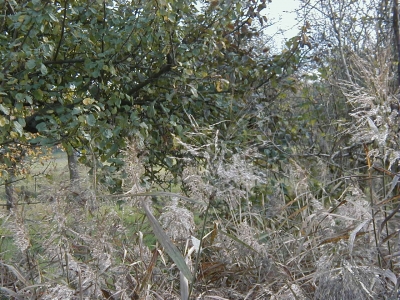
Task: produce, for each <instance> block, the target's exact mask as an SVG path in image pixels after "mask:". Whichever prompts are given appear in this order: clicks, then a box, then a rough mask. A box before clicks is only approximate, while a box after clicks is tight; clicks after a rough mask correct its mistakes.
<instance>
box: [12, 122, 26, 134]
mask: <svg viewBox="0 0 400 300" xmlns="http://www.w3.org/2000/svg"><path fill="white" fill-rule="evenodd" d="M13 124H14V129H15V130H16V131H17V132H18V134H19V135H22V134H23V131H24V128H23V127H22V125H21V124H20V123H19V122H18V121H14V122H13Z"/></svg>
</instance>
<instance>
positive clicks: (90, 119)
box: [86, 114, 96, 126]
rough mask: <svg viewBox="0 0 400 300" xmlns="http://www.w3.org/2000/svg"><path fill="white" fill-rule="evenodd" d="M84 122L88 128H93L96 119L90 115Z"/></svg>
mask: <svg viewBox="0 0 400 300" xmlns="http://www.w3.org/2000/svg"><path fill="white" fill-rule="evenodd" d="M86 122H87V124H88V125H89V126H94V125H95V124H96V118H95V117H94V116H93V115H92V114H90V115H87V116H86Z"/></svg>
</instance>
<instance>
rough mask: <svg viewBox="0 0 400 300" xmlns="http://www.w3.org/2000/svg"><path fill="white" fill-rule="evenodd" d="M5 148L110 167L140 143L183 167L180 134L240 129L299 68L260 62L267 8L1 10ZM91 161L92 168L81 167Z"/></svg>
mask: <svg viewBox="0 0 400 300" xmlns="http://www.w3.org/2000/svg"><path fill="white" fill-rule="evenodd" d="M0 7H3V8H2V11H1V13H0V15H1V16H0V63H1V69H2V71H0V130H1V135H0V143H1V144H3V145H4V144H5V143H9V142H10V141H13V142H16V141H18V142H20V143H28V144H29V143H30V144H42V145H53V144H57V143H61V142H62V143H68V144H70V145H72V146H73V147H75V148H77V149H79V150H80V151H81V152H82V153H83V154H85V153H86V152H89V151H91V153H92V154H93V153H95V154H96V155H97V157H99V158H100V159H101V160H102V161H106V160H109V159H111V158H113V157H115V156H116V155H117V154H118V153H119V150H120V149H121V148H123V147H124V140H125V139H124V138H125V137H130V136H140V137H141V138H142V139H143V140H144V141H145V142H146V145H147V149H148V154H149V155H148V157H149V162H152V164H153V165H154V164H158V165H163V166H166V167H168V168H174V166H175V164H176V162H175V161H173V160H172V159H170V158H168V157H169V155H175V156H176V155H179V151H178V150H179V149H177V147H176V143H174V139H173V135H176V136H179V138H181V139H183V140H184V139H185V134H186V133H187V132H188V131H190V130H191V124H192V123H191V122H193V121H194V120H195V121H196V122H198V123H200V124H212V123H217V122H219V121H221V120H232V119H235V116H237V115H238V114H240V113H241V112H242V111H243V110H245V109H246V108H248V105H249V101H250V100H249V99H251V97H252V96H253V95H254V91H255V90H257V89H259V88H261V87H263V86H264V85H265V84H267V83H268V84H269V83H271V82H272V83H274V82H277V80H279V77H280V76H281V74H282V73H284V72H283V70H284V69H285V68H287V67H288V66H289V65H295V64H297V63H298V59H297V57H298V56H297V54H296V53H297V51H298V47H297V41H296V40H292V42H291V44H290V45H289V46H290V47H289V50H292V51H286V52H284V53H282V54H281V55H274V56H272V55H269V54H268V53H263V52H261V51H259V50H258V49H259V48H260V45H258V46H259V47H258V48H257V47H255V46H251V45H257V40H258V38H259V35H260V31H261V30H262V27H263V26H264V25H265V24H266V23H265V22H267V20H266V18H265V17H263V15H262V10H263V9H264V8H266V0H259V1H257V0H251V1H246V2H244V1H240V0H226V1H210V2H208V1H207V2H203V1H202V2H199V1H184V0H152V1H148V0H145V1H144V0H143V1H142V0H132V1H124V0H119V1H106V0H104V1H99V0H97V1H79V0H76V1H75V0H65V1H39V0H33V1H23V0H20V1H5V0H0ZM84 157H85V156H83V160H84Z"/></svg>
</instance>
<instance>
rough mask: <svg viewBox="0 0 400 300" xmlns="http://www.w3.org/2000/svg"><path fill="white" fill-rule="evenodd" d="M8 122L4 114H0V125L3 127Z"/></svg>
mask: <svg viewBox="0 0 400 300" xmlns="http://www.w3.org/2000/svg"><path fill="white" fill-rule="evenodd" d="M6 124H8V120H7V119H6V118H5V117H4V116H0V127H4V126H5V125H6Z"/></svg>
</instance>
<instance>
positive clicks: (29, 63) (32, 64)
mask: <svg viewBox="0 0 400 300" xmlns="http://www.w3.org/2000/svg"><path fill="white" fill-rule="evenodd" d="M25 67H26V68H27V69H29V70H32V69H34V68H35V67H36V61H35V60H34V59H30V60H28V61H27V62H26V64H25Z"/></svg>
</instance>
